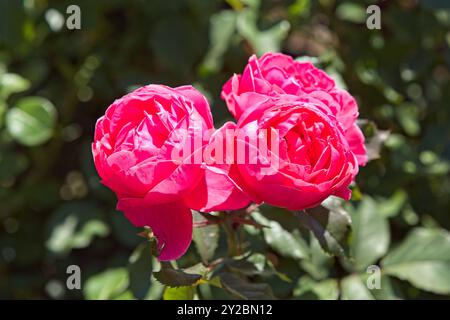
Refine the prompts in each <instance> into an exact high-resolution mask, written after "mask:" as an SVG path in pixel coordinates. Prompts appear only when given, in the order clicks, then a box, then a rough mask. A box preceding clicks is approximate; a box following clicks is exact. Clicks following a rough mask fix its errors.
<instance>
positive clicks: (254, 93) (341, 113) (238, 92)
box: [222, 53, 367, 165]
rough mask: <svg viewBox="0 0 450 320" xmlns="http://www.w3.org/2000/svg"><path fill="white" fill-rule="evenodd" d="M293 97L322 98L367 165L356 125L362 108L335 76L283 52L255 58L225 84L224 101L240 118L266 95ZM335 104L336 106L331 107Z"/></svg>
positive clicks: (352, 147)
mask: <svg viewBox="0 0 450 320" xmlns="http://www.w3.org/2000/svg"><path fill="white" fill-rule="evenodd" d="M279 94H292V95H296V96H304V95H311V96H314V97H318V96H322V97H321V98H320V100H323V102H326V103H328V104H330V106H329V107H330V109H331V110H332V112H333V113H334V115H335V116H336V118H337V120H338V121H339V122H340V125H341V126H342V128H343V130H344V135H345V137H346V139H347V140H348V142H349V145H350V149H351V150H352V152H353V153H354V154H355V156H356V157H357V159H358V163H359V165H365V163H366V162H367V155H366V150H365V147H364V136H363V134H362V132H361V130H360V129H359V127H358V126H357V125H356V119H357V118H358V105H357V103H356V101H355V99H354V98H353V97H352V96H351V95H350V94H349V93H348V92H347V91H345V90H341V89H338V88H337V87H336V85H335V83H334V81H333V79H332V78H331V77H329V76H328V75H327V74H326V73H325V72H324V71H322V70H319V69H317V68H316V67H314V65H313V64H311V63H310V62H299V61H295V60H293V59H292V58H291V57H290V56H287V55H284V54H281V53H266V54H264V55H263V56H262V57H261V58H259V59H258V58H256V56H252V57H250V59H249V62H248V64H247V66H246V67H245V69H244V72H243V73H242V75H236V74H235V75H234V76H233V77H232V78H231V79H230V80H228V82H227V83H226V84H225V85H224V87H223V90H222V98H223V99H224V100H225V101H226V103H227V106H228V109H229V110H230V112H231V113H232V114H233V115H234V116H235V118H236V119H239V118H240V117H241V115H242V113H243V112H244V111H245V110H246V109H248V108H254V107H255V106H256V105H258V103H259V102H260V101H265V97H264V96H266V95H269V96H276V95H279ZM331 105H332V106H331Z"/></svg>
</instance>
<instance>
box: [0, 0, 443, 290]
mask: <svg viewBox="0 0 450 320" xmlns="http://www.w3.org/2000/svg"><path fill="white" fill-rule="evenodd" d="M72 4H76V5H78V6H79V8H80V11H81V28H80V29H79V30H78V29H74V30H69V29H68V28H67V26H66V19H67V18H68V17H69V16H70V15H71V14H70V13H69V14H68V13H67V12H66V9H67V7H68V6H69V5H72ZM370 4H377V5H378V6H379V7H380V8H381V29H380V30H369V29H368V28H367V27H366V19H367V17H368V15H367V14H366V8H367V6H368V5H370ZM449 7H450V6H449V3H448V1H437V0H434V1H433V0H423V1H418V0H388V1H351V0H343V1H338V0H319V1H312V0H229V1H219V0H207V1H205V0H185V1H182V0H171V1H167V0H152V1H143V0H132V1H117V0H101V1H88V0H84V1H61V0H59V1H46V0H24V1H19V0H13V1H7V0H1V1H0V203H1V204H0V298H3V299H19V298H20V299H62V298H66V299H81V298H98V297H99V296H98V287H99V286H101V285H99V284H98V283H100V284H101V283H108V284H109V286H110V287H111V288H107V290H106V291H107V292H106V293H105V292H103V293H102V294H103V296H101V297H102V298H130V293H129V292H128V291H126V287H127V281H128V279H127V273H126V271H125V269H124V268H125V267H126V266H127V265H128V263H129V262H128V261H129V256H130V254H131V253H132V251H133V250H134V248H135V247H136V246H137V245H138V244H139V243H140V242H141V240H142V239H141V238H139V237H137V236H136V232H137V230H136V229H135V228H134V227H132V226H131V225H130V224H129V223H128V221H127V220H126V219H125V218H123V217H122V215H121V214H120V213H118V212H117V211H115V210H114V208H115V196H114V195H113V193H112V192H110V191H109V190H108V189H107V188H105V187H103V186H102V185H101V184H100V183H99V178H98V176H97V174H96V171H95V168H94V166H93V161H92V155H91V150H90V144H91V141H92V137H93V130H94V126H95V122H96V119H97V118H98V117H100V116H101V115H102V114H103V113H104V111H105V109H106V108H107V106H108V105H109V104H111V102H112V101H113V100H114V99H116V98H118V97H120V96H122V95H124V94H125V93H127V92H129V91H130V90H133V89H134V88H136V87H138V86H142V85H145V84H149V83H161V84H166V85H170V86H178V85H184V84H191V83H193V84H194V86H195V87H196V88H197V89H199V90H200V91H202V92H203V93H204V94H205V95H206V96H207V97H208V99H209V101H210V104H211V108H212V112H213V115H214V119H215V121H216V124H217V126H219V125H220V124H221V123H223V122H225V121H226V120H231V119H232V118H231V115H230V114H229V113H228V111H227V109H226V107H225V104H224V102H223V101H222V100H221V99H220V96H219V95H220V91H221V86H222V84H223V83H225V81H226V80H227V79H228V78H229V77H230V76H231V75H232V74H233V73H240V72H241V71H242V70H243V67H244V66H245V64H246V62H247V60H248V58H249V56H250V55H251V54H257V55H261V54H263V53H264V52H267V51H280V52H283V53H286V54H289V55H291V56H293V57H301V56H307V57H308V59H311V60H312V61H313V62H315V63H316V65H318V66H319V67H321V68H323V69H325V70H326V71H327V72H328V73H330V74H332V75H333V77H334V78H335V79H336V81H337V82H338V83H339V85H340V86H342V87H344V88H347V89H348V90H349V91H350V92H351V93H352V94H353V95H354V96H355V97H356V98H357V100H358V102H359V107H360V114H361V118H364V119H370V121H371V122H368V123H365V126H366V127H368V128H366V134H367V135H368V137H372V138H371V139H369V140H370V143H371V144H372V147H373V149H374V150H375V151H374V152H375V153H377V147H378V146H380V148H379V152H378V153H379V156H380V157H379V159H377V160H374V161H372V162H370V163H369V164H368V165H367V166H366V167H364V168H362V169H361V172H360V174H359V175H358V179H357V185H358V187H357V188H355V190H354V198H353V201H352V202H353V203H354V204H355V207H356V208H358V203H360V202H361V201H364V200H361V199H366V200H365V201H366V207H365V208H366V209H367V206H369V207H370V210H373V211H376V212H377V214H380V215H381V216H382V217H383V219H386V221H388V233H389V239H390V240H389V243H390V245H389V246H390V247H395V246H396V245H398V244H399V243H400V242H401V241H402V240H403V239H404V238H405V236H406V235H407V234H408V233H409V232H410V231H411V230H412V229H413V228H416V227H419V226H420V227H424V228H428V229H434V228H441V229H447V230H448V229H449V228H450V203H449V195H450V179H449V178H450V177H449V170H450V122H449V116H450V115H449V111H450V108H449V101H450V82H449V80H450V74H449V66H450V10H449ZM375 124H376V126H375ZM387 132H389V133H390V134H389V135H388V134H387ZM381 145H382V146H381ZM363 195H364V196H363ZM366 195H367V196H366ZM369 195H370V196H369ZM367 203H368V204H367ZM429 249H431V248H429ZM193 251H194V249H192V248H191V249H190V251H189V253H188V254H187V255H186V256H185V257H184V258H183V259H182V261H181V262H180V263H181V264H183V263H184V262H185V263H189V261H195V260H196V259H197V260H198V258H197V257H196V252H193ZM219 251H220V250H219ZM446 253H447V255H448V254H449V252H446ZM273 254H274V255H275V254H276V252H274V253H273ZM449 259H450V258H449ZM183 261H184V262H183ZM280 261H281V260H280ZM292 261H293V260H292ZM292 261H291V260H289V259H288V258H287V259H286V261H284V262H283V261H282V262H280V264H279V268H280V269H281V270H282V271H283V272H285V273H287V274H288V275H289V276H290V278H291V279H292V280H293V281H292V283H290V284H288V285H284V286H283V285H277V284H273V285H272V288H273V290H274V292H275V293H276V294H277V295H278V296H279V297H282V298H292V297H294V298H295V297H300V296H301V295H302V294H303V292H299V290H297V291H296V290H295V287H296V285H297V281H298V280H299V279H301V277H302V276H303V275H304V274H308V268H303V269H301V268H299V267H298V265H297V264H295V263H293V262H292ZM445 263H446V264H444V266H447V268H449V266H450V265H449V261H448V260H447V261H446V262H445ZM73 264H75V265H79V266H80V267H81V269H82V282H83V284H86V285H85V286H84V289H83V290H68V289H67V288H66V278H67V274H66V268H67V266H69V265H73ZM444 268H445V267H444ZM105 270H109V271H111V272H105ZM305 270H306V271H305ZM316 270H318V269H317V268H316ZM324 270H325V269H324ZM324 272H325V273H324V274H322V275H318V276H317V275H316V276H314V275H311V277H312V278H315V279H317V278H320V277H322V279H328V278H339V277H343V276H344V275H346V274H348V273H346V272H344V271H342V266H341V264H340V263H339V261H337V260H332V261H331V262H329V263H327V267H326V270H325V271H324ZM89 279H90V280H89ZM92 279H93V280H92ZM102 281H103V282H102ZM393 281H394V283H393V286H394V287H395V288H396V289H395V290H396V292H397V293H398V295H397V297H399V298H411V299H414V298H444V297H448V296H446V293H445V290H425V291H424V290H422V289H421V288H420V287H421V285H417V284H416V286H413V285H412V284H411V283H410V282H407V281H403V280H401V279H395V280H393ZM440 281H444V282H445V281H446V283H447V284H448V283H449V281H450V278H448V277H447V278H444V279H443V280H440ZM417 287H419V288H417ZM425 289H427V288H425ZM108 290H109V291H108ZM161 294H162V288H161V285H159V284H158V283H156V282H155V283H154V285H152V287H151V289H150V291H149V292H148V295H147V298H151V299H159V298H160V297H161ZM208 294H209V297H212V298H214V297H223V296H221V295H218V296H215V295H214V292H213V293H208ZM205 295H206V294H205Z"/></svg>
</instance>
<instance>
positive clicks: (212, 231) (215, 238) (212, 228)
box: [192, 211, 219, 264]
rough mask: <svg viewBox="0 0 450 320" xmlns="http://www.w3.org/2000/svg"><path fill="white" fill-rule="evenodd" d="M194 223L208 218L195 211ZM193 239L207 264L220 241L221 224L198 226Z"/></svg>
mask: <svg viewBox="0 0 450 320" xmlns="http://www.w3.org/2000/svg"><path fill="white" fill-rule="evenodd" d="M193 215H194V223H199V222H205V221H206V219H205V218H204V217H203V216H202V215H201V214H200V213H198V212H196V211H193ZM192 239H193V240H194V243H195V247H196V248H197V251H198V253H199V254H200V257H201V258H202V261H203V262H204V263H205V264H206V263H208V261H209V260H211V259H212V258H213V256H214V252H215V251H216V248H217V245H218V242H219V226H218V225H217V224H210V225H207V226H202V227H196V228H194V230H193V235H192Z"/></svg>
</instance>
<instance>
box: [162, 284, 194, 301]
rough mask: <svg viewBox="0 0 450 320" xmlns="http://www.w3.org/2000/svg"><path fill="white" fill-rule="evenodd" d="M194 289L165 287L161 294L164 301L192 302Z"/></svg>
mask: <svg viewBox="0 0 450 320" xmlns="http://www.w3.org/2000/svg"><path fill="white" fill-rule="evenodd" d="M194 294H195V287H178V288H170V287H166V288H165V289H164V293H163V299H164V300H192V299H194Z"/></svg>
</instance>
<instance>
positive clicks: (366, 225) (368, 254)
mask: <svg viewBox="0 0 450 320" xmlns="http://www.w3.org/2000/svg"><path fill="white" fill-rule="evenodd" d="M351 217H352V229H353V233H352V240H351V245H350V246H351V252H352V257H353V258H354V265H355V268H356V270H364V269H365V268H366V267H367V266H368V265H370V264H372V263H374V262H375V261H376V260H377V259H378V258H380V257H382V256H383V255H384V254H385V253H386V251H387V249H388V246H389V240H390V234H389V225H388V222H387V220H386V219H385V218H384V217H383V216H381V215H380V213H379V210H378V206H377V203H376V202H375V201H374V200H373V199H371V198H370V197H369V196H364V198H363V200H362V202H361V203H360V205H359V206H358V209H357V210H354V211H352V212H351Z"/></svg>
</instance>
